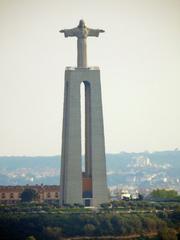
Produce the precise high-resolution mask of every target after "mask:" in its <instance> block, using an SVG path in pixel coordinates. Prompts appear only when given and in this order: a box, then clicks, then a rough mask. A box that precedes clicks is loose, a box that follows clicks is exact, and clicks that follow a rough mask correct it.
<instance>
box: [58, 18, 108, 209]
mask: <svg viewBox="0 0 180 240" xmlns="http://www.w3.org/2000/svg"><path fill="white" fill-rule="evenodd" d="M60 32H62V33H64V35H65V37H77V50H78V54H77V67H75V68H73V67H67V68H66V70H65V89H64V113H63V115H64V116H63V133H62V154H61V194H60V195H61V204H62V205H63V204H74V203H79V204H84V205H85V206H98V205H100V204H101V203H104V202H107V201H108V190H107V183H106V161H105V144H104V127H103V113H102V100H101V85H100V70H99V68H98V67H88V66H87V53H86V40H87V37H90V36H92V37H98V36H99V33H101V32H104V30H101V29H90V28H87V27H86V25H85V23H84V21H83V20H80V22H79V25H78V26H77V27H76V28H73V29H65V30H61V31H60ZM81 84H84V86H85V171H84V172H82V166H81V165H82V163H81V158H82V152H81V106H80V99H81V96H80V85H81Z"/></svg>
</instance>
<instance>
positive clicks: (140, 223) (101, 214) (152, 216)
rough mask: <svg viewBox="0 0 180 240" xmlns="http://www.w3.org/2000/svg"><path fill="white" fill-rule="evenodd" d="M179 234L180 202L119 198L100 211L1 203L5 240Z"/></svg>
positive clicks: (163, 238) (0, 230) (167, 239)
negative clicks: (2, 204) (121, 199)
mask: <svg viewBox="0 0 180 240" xmlns="http://www.w3.org/2000/svg"><path fill="white" fill-rule="evenodd" d="M179 234H180V203H178V202H177V203H176V202H148V201H116V202H112V203H111V206H110V207H109V206H107V205H102V208H101V209H100V210H98V211H97V210H96V211H94V210H89V209H84V208H82V207H77V206H76V207H71V208H69V207H67V208H58V207H57V206H48V205H45V204H44V205H40V204H33V203H23V204H20V205H16V206H1V207H0V239H2V240H6V239H8V240H9V239H11V240H25V239H29V240H34V239H36V240H59V239H63V238H69V237H70V238H71V237H74V236H76V237H77V236H79V237H83V236H89V237H91V239H95V237H94V236H96V237H98V236H132V238H131V239H135V236H140V237H139V238H136V239H149V238H150V237H151V239H160V240H176V239H180V236H179ZM155 235H157V236H156V237H154V236H155ZM152 237H154V238H152ZM178 237H179V238H178ZM81 239H82V238H81ZM129 239H130V238H129Z"/></svg>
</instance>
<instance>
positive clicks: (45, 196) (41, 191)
mask: <svg viewBox="0 0 180 240" xmlns="http://www.w3.org/2000/svg"><path fill="white" fill-rule="evenodd" d="M27 188H28V189H34V190H35V191H36V192H37V194H38V198H37V200H36V201H37V202H39V203H44V202H47V203H53V202H58V201H59V198H60V194H59V185H49V186H47V185H32V186H31V185H26V186H0V204H15V203H18V202H20V201H21V193H22V192H23V191H24V190H25V189H27Z"/></svg>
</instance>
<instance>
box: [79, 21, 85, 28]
mask: <svg viewBox="0 0 180 240" xmlns="http://www.w3.org/2000/svg"><path fill="white" fill-rule="evenodd" d="M85 26H86V25H85V22H84V20H82V19H81V20H80V21H79V25H78V27H80V28H84V27H85Z"/></svg>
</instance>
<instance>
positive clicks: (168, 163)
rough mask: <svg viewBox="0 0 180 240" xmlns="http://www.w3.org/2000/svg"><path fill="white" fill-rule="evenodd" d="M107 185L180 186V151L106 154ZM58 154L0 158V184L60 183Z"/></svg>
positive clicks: (178, 187) (177, 187) (141, 186)
mask: <svg viewBox="0 0 180 240" xmlns="http://www.w3.org/2000/svg"><path fill="white" fill-rule="evenodd" d="M106 162H107V175H108V185H109V186H116V185H120V186H121V185H122V186H129V185H131V186H134V187H140V188H149V187H151V188H152V187H168V188H175V189H177V190H179V189H180V151H179V150H175V151H160V152H152V153H150V152H140V153H127V152H121V153H118V154H107V155H106ZM59 173H60V156H48V157H46V156H37V157H25V156H22V157H13V156H11V157H0V185H16V184H40V183H43V184H59V179H60V175H59Z"/></svg>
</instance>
